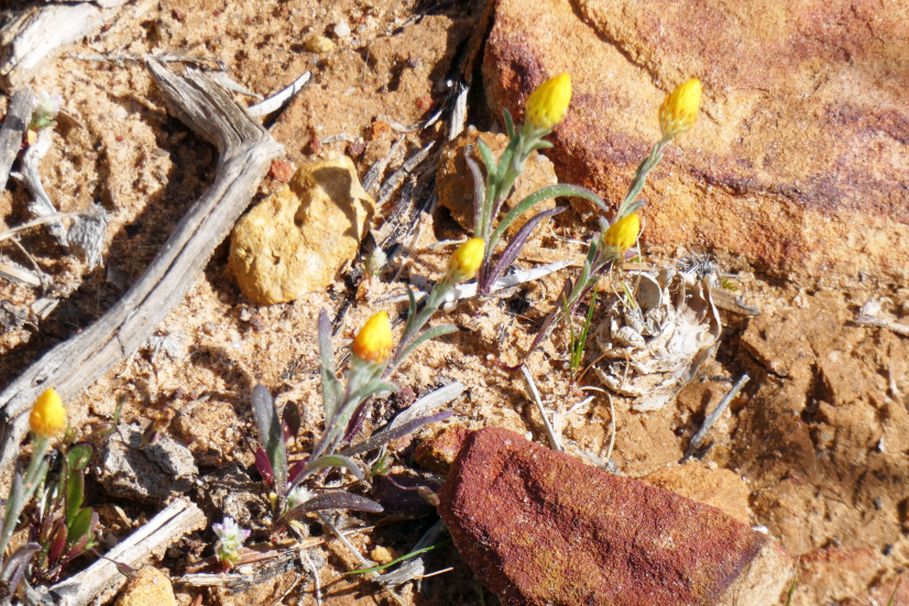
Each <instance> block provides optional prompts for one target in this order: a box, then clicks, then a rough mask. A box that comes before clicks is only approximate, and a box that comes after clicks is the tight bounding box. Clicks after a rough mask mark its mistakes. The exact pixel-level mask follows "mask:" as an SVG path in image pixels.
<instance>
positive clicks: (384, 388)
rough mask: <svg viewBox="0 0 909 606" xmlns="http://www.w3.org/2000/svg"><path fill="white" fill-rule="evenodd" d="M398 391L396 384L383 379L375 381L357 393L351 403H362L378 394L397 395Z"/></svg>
mask: <svg viewBox="0 0 909 606" xmlns="http://www.w3.org/2000/svg"><path fill="white" fill-rule="evenodd" d="M396 391H398V386H397V385H395V384H394V383H388V382H386V381H383V380H381V379H373V380H372V381H369V382H368V383H366V385H364V386H363V387H361V388H360V389H358V390H357V391H355V392H354V394H353V396H352V397H351V401H361V400H365V399H366V398H368V397H369V396H372V395H375V394H377V393H395V392H396Z"/></svg>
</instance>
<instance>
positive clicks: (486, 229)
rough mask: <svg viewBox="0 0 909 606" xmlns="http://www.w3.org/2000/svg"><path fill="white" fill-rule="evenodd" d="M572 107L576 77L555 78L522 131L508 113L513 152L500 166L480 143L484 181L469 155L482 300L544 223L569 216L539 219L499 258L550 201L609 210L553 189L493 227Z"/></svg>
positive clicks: (535, 99) (534, 100)
mask: <svg viewBox="0 0 909 606" xmlns="http://www.w3.org/2000/svg"><path fill="white" fill-rule="evenodd" d="M570 102H571V77H570V76H569V75H568V74H561V75H558V76H555V77H553V78H550V79H549V80H547V81H546V82H544V83H543V84H541V85H540V86H539V87H538V88H537V89H536V90H535V91H534V92H533V93H531V95H530V97H529V98H528V99H527V104H526V106H525V109H524V113H525V122H524V124H523V125H521V127H520V128H519V129H516V128H515V125H514V121H513V120H512V117H511V114H510V113H509V112H508V110H507V109H506V110H505V111H504V122H505V130H506V132H507V134H508V146H507V147H506V148H505V151H503V152H502V155H501V156H499V158H498V160H496V159H494V158H493V154H492V150H490V149H489V146H488V145H486V144H485V143H484V142H483V141H482V139H478V140H477V148H478V149H479V152H480V159H481V160H482V162H483V165H484V166H485V168H486V177H485V180H484V178H483V176H482V174H481V172H480V168H479V166H478V165H477V163H476V162H475V161H474V160H473V158H471V157H470V155H469V154H468V155H467V156H466V158H465V159H466V162H467V166H468V167H469V168H470V172H471V174H472V175H473V180H474V235H475V236H476V237H478V238H480V239H482V240H484V241H485V242H486V251H485V254H484V256H483V263H482V266H481V268H480V271H479V276H478V278H477V285H478V289H479V292H480V294H488V293H489V291H490V290H491V288H492V285H493V284H494V283H495V281H496V280H497V279H498V278H499V277H500V276H501V275H502V274H503V273H504V272H505V271H506V270H507V269H508V268H509V267H510V266H511V265H512V263H514V262H515V260H516V259H517V258H518V255H519V254H520V252H521V249H522V248H523V247H524V245H525V244H526V243H527V239H528V238H529V237H530V234H531V233H532V232H533V230H534V229H535V228H536V226H537V225H538V224H539V223H540V222H541V221H543V220H544V219H546V218H548V217H552V216H555V215H557V214H559V213H560V212H562V211H563V210H565V209H564V207H561V208H560V207H556V208H553V209H550V210H545V211H542V212H540V213H537V214H536V215H534V216H533V217H531V218H530V219H528V220H527V222H526V223H525V224H524V225H523V226H522V227H521V229H520V230H518V232H517V233H516V234H515V235H514V237H513V238H512V239H511V241H510V242H509V243H508V244H507V246H506V247H505V249H504V250H503V251H502V253H501V254H500V255H498V256H495V255H496V249H497V248H498V245H499V242H500V241H501V239H502V237H503V236H504V234H505V231H506V230H507V229H508V228H509V227H510V226H511V225H512V224H513V223H514V222H515V221H516V220H518V218H520V217H521V216H522V215H525V214H526V213H528V212H530V211H531V210H533V207H534V206H536V205H537V204H540V203H541V202H544V201H546V200H548V199H550V198H558V197H578V198H585V199H587V200H591V201H593V202H594V203H596V204H597V205H599V206H600V207H601V208H603V209H604V210H605V208H606V205H605V204H604V203H603V201H602V200H601V199H600V198H599V196H597V195H596V194H595V193H593V192H592V191H590V190H589V189H586V188H583V187H579V186H577V185H567V184H556V185H550V186H549V187H544V188H542V189H540V190H538V191H536V192H534V193H532V194H530V195H529V196H527V197H526V198H524V199H522V200H521V201H520V202H518V203H517V204H516V205H515V206H514V207H513V208H512V209H511V210H510V211H508V213H506V214H505V216H504V217H502V218H501V219H500V220H499V221H498V223H497V224H495V227H493V224H494V223H495V222H496V221H495V220H496V217H497V216H498V215H499V213H500V212H501V210H502V205H503V204H504V203H505V200H507V199H508V197H509V196H510V195H511V192H512V190H513V189H514V184H515V181H516V180H517V178H518V177H519V176H520V174H521V173H522V172H523V170H524V164H525V163H526V162H527V159H528V158H529V157H530V155H531V154H532V153H533V152H535V151H537V150H541V149H548V148H550V147H552V143H550V142H549V141H547V140H546V139H545V137H546V136H547V135H549V134H550V133H551V132H552V129H553V128H555V127H556V125H558V124H559V123H560V122H561V121H562V120H563V119H564V118H565V114H566V113H567V111H568V105H569V103H570Z"/></svg>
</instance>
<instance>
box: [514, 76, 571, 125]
mask: <svg viewBox="0 0 909 606" xmlns="http://www.w3.org/2000/svg"><path fill="white" fill-rule="evenodd" d="M570 102H571V76H570V75H568V74H567V73H566V74H559V75H558V76H555V77H553V78H550V79H549V80H547V81H546V82H544V83H543V84H541V85H540V86H538V87H537V89H536V90H535V91H533V92H532V93H531V94H530V97H529V98H528V99H527V105H526V106H525V109H524V114H525V117H526V119H527V122H529V123H530V124H531V125H532V126H533V127H534V128H535V129H537V130H549V129H551V128H553V127H554V126H555V125H556V124H558V123H559V122H561V121H562V120H564V119H565V113H566V112H567V111H568V104H569V103H570Z"/></svg>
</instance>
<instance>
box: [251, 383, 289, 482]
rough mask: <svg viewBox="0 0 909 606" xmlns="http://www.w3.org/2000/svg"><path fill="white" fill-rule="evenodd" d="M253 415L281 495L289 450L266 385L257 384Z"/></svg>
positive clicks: (253, 395) (253, 397) (253, 400)
mask: <svg viewBox="0 0 909 606" xmlns="http://www.w3.org/2000/svg"><path fill="white" fill-rule="evenodd" d="M252 404H253V416H255V417H256V425H257V426H258V428H259V441H260V442H261V443H262V446H264V447H265V452H266V453H267V454H268V461H269V463H271V469H272V473H273V474H274V487H275V491H277V493H278V494H279V495H281V496H283V495H284V492H285V491H286V490H287V451H286V450H285V447H284V432H283V430H282V429H281V421H280V419H278V411H277V410H275V405H274V401H273V400H272V398H271V394H270V393H269V392H268V389H266V388H265V386H264V385H261V384H260V385H256V386H255V387H254V388H253V393H252Z"/></svg>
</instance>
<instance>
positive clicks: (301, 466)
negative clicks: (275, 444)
mask: <svg viewBox="0 0 909 606" xmlns="http://www.w3.org/2000/svg"><path fill="white" fill-rule="evenodd" d="M308 462H309V457H306V458H305V459H303V460H302V461H297V462H296V463H294V464H293V465H292V466H291V468H290V472H288V474H287V485H288V486H296V485H297V484H299V482H300V480H301V479H302V478H303V472H304V471H306V464H307V463H308Z"/></svg>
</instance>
